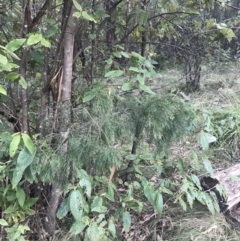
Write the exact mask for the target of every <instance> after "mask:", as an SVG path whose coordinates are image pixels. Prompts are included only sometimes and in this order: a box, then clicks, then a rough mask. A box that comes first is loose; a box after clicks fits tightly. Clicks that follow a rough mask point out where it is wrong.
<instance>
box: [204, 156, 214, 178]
mask: <svg viewBox="0 0 240 241" xmlns="http://www.w3.org/2000/svg"><path fill="white" fill-rule="evenodd" d="M203 164H204V167H205V169H206V170H207V172H208V173H209V174H210V175H213V168H212V164H211V162H210V161H209V160H208V159H203Z"/></svg>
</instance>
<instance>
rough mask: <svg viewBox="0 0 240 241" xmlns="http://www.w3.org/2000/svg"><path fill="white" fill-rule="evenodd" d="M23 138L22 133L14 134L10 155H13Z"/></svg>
mask: <svg viewBox="0 0 240 241" xmlns="http://www.w3.org/2000/svg"><path fill="white" fill-rule="evenodd" d="M20 140H21V135H20V133H15V135H13V136H12V141H11V143H10V147H9V155H10V157H13V156H14V155H15V153H16V151H17V149H18V145H19V143H20Z"/></svg>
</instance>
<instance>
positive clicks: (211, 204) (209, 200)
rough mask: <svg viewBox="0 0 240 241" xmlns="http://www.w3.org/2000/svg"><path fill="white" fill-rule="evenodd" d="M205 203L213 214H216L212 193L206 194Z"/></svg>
mask: <svg viewBox="0 0 240 241" xmlns="http://www.w3.org/2000/svg"><path fill="white" fill-rule="evenodd" d="M205 203H206V205H207V207H208V210H209V211H210V212H211V214H212V215H214V214H215V213H216V212H215V208H214V202H213V200H212V198H211V197H210V195H205Z"/></svg>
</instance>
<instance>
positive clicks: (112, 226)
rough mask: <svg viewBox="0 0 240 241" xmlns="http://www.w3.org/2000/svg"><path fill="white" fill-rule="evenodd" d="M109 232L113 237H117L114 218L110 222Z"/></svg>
mask: <svg viewBox="0 0 240 241" xmlns="http://www.w3.org/2000/svg"><path fill="white" fill-rule="evenodd" d="M108 231H109V232H110V233H111V234H112V236H113V237H116V226H115V224H114V221H113V219H112V218H111V219H110V220H109V222H108Z"/></svg>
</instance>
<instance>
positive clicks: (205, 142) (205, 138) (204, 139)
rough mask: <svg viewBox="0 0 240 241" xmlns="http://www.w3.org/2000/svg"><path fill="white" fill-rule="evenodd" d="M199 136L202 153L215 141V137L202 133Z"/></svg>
mask: <svg viewBox="0 0 240 241" xmlns="http://www.w3.org/2000/svg"><path fill="white" fill-rule="evenodd" d="M199 135H200V144H201V146H202V149H203V150H204V151H207V150H208V148H209V144H210V143H213V142H215V141H216V140H217V138H216V137H215V136H213V135H211V134H209V133H206V132H203V131H202V132H201V133H200V134H199Z"/></svg>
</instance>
